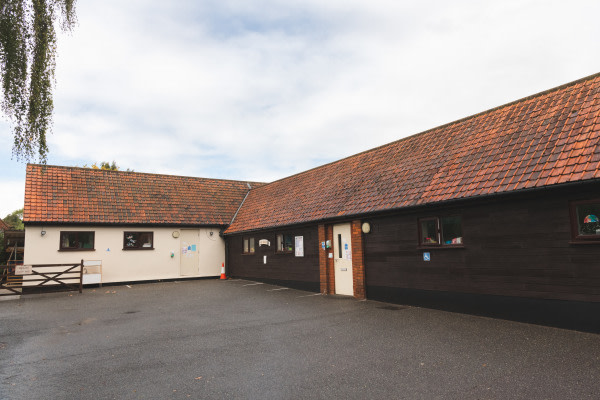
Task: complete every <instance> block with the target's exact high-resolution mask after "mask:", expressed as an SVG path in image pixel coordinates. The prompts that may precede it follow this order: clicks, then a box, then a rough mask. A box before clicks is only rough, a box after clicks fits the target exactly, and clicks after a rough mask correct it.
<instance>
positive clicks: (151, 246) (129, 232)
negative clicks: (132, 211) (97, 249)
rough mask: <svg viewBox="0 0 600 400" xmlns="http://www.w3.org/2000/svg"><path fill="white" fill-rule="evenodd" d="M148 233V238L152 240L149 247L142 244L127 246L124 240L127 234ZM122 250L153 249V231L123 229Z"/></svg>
mask: <svg viewBox="0 0 600 400" xmlns="http://www.w3.org/2000/svg"><path fill="white" fill-rule="evenodd" d="M133 233H135V234H140V233H143V234H150V238H151V240H152V242H151V243H150V247H144V246H135V247H132V246H127V243H126V240H127V234H133ZM123 250H154V231H124V232H123Z"/></svg>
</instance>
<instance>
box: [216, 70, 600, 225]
mask: <svg viewBox="0 0 600 400" xmlns="http://www.w3.org/2000/svg"><path fill="white" fill-rule="evenodd" d="M599 115H600V74H596V75H593V76H590V77H587V78H584V79H581V80H579V81H576V82H572V83H570V84H566V85H563V86H560V87H558V88H555V89H551V90H548V91H546V92H543V93H539V94H537V95H534V96H530V97H527V98H524V99H521V100H518V101H516V102H513V103H510V104H507V105H504V106H501V107H497V108H494V109H492V110H488V111H486V112H483V113H480V114H477V115H474V116H472V117H468V118H464V119H461V120H459V121H456V122H453V123H450V124H446V125H443V126H440V127H438V128H434V129H431V130H428V131H426V132H423V133H420V134H417V135H414V136H410V137H407V138H405V139H402V140H399V141H396V142H393V143H390V144H387V145H384V146H381V147H378V148H375V149H373V150H369V151H365V152H363V153H360V154H357V155H355V156H352V157H348V158H345V159H343V160H340V161H337V162H333V163H331V164H327V165H324V166H321V167H318V168H315V169H312V170H309V171H306V172H303V173H300V174H297V175H294V176H291V177H288V178H285V179H282V180H279V181H276V182H273V183H270V184H267V185H265V186H262V187H260V188H257V189H254V190H252V191H251V192H250V194H249V195H248V197H247V199H246V201H245V203H244V205H243V207H242V208H241V210H240V212H239V213H238V215H237V217H236V218H235V221H234V222H233V223H232V224H231V225H230V227H229V228H228V229H227V231H226V233H233V232H242V231H248V230H255V229H261V228H267V227H277V226H283V225H290V224H298V223H305V222H310V221H316V220H323V219H328V218H334V217H341V216H351V215H361V214H365V213H370V212H376V211H383V210H391V209H399V208H404V207H411V206H418V205H423V204H428V203H438V202H443V201H447V200H455V199H463V198H472V197H476V196H485V195H491V194H496V193H503V192H511V191H517V190H523V189H530V188H538V187H544V186H552V185H558V184H563V183H567V182H574V181H584V180H591V179H598V178H600V120H599ZM365 134H366V133H365Z"/></svg>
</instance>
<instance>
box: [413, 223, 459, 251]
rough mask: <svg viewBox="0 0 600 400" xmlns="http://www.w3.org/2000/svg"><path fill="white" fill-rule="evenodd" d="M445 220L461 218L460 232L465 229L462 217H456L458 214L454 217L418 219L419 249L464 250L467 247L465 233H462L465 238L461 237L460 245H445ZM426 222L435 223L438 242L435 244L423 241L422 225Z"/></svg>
mask: <svg viewBox="0 0 600 400" xmlns="http://www.w3.org/2000/svg"><path fill="white" fill-rule="evenodd" d="M445 218H459V221H460V230H461V231H462V230H463V229H462V228H463V218H462V216H461V215H456V214H452V215H440V216H427V217H423V218H418V219H417V233H418V247H419V248H436V249H438V248H439V249H449V248H464V247H465V242H464V233H462V232H461V234H462V235H463V236H460V238H461V242H460V243H444V231H443V228H442V226H443V224H442V220H443V219H445ZM426 221H435V226H436V242H435V243H423V241H422V239H423V231H422V224H423V222H426Z"/></svg>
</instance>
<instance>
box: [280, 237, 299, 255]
mask: <svg viewBox="0 0 600 400" xmlns="http://www.w3.org/2000/svg"><path fill="white" fill-rule="evenodd" d="M280 238H281V240H280ZM286 239H289V240H290V242H289V243H290V246H291V249H289V250H288V249H287V248H286ZM294 240H295V238H294V235H289V234H286V233H278V234H277V238H276V242H277V249H276V250H275V252H276V253H281V254H291V253H294V250H295V247H296V246H295V243H294ZM280 245H281V248H280Z"/></svg>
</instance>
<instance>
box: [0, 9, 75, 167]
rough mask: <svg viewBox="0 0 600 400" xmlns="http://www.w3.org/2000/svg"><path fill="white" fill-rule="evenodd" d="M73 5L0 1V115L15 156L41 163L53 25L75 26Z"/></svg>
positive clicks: (48, 121) (49, 108) (48, 117)
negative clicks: (4, 119)
mask: <svg viewBox="0 0 600 400" xmlns="http://www.w3.org/2000/svg"><path fill="white" fill-rule="evenodd" d="M76 1H77V0H0V77H1V79H2V95H3V96H2V102H1V104H0V105H1V108H2V112H3V113H4V114H5V115H6V117H7V118H8V120H9V122H10V124H11V128H12V130H13V136H14V142H13V156H16V157H17V159H24V160H31V159H35V158H36V157H35V154H36V153H37V158H38V159H39V161H40V162H42V163H45V162H46V159H47V155H48V145H47V142H46V135H47V134H48V133H50V132H51V129H52V112H53V110H54V104H53V101H52V89H53V88H54V84H55V81H54V69H55V67H56V32H55V29H54V23H55V20H56V19H57V14H59V15H60V21H59V22H60V25H61V27H62V30H63V31H70V30H71V29H72V28H73V27H74V26H75V23H76V16H75V3H76Z"/></svg>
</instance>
